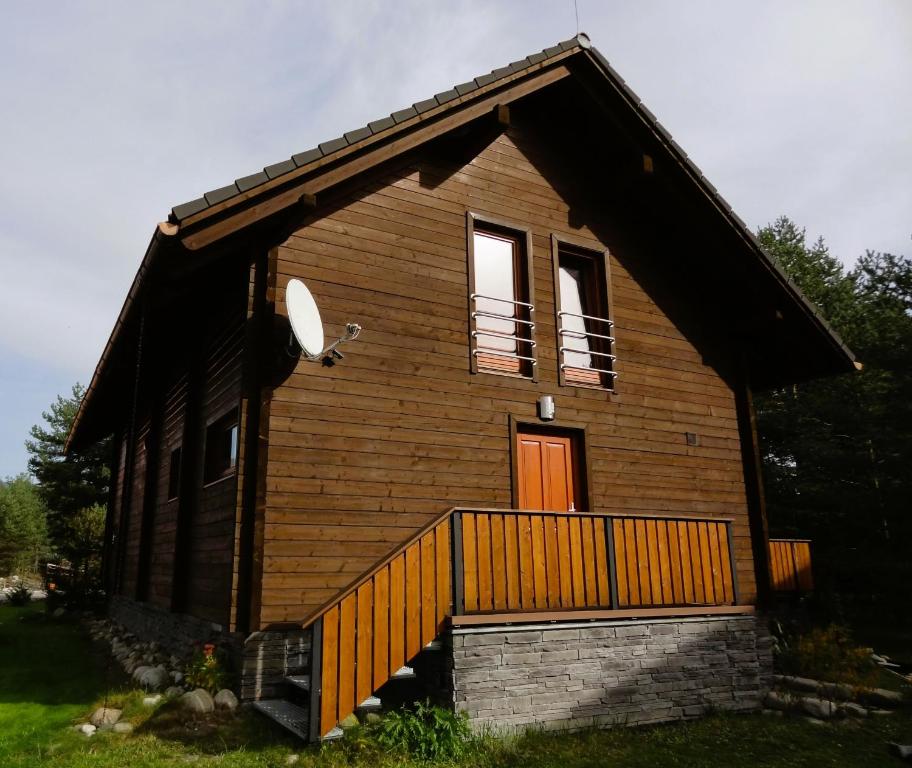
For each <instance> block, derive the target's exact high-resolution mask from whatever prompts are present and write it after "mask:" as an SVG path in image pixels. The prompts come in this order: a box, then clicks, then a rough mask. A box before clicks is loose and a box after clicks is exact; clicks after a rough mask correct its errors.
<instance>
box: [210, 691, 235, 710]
mask: <svg viewBox="0 0 912 768" xmlns="http://www.w3.org/2000/svg"><path fill="white" fill-rule="evenodd" d="M213 702H214V703H215V707H216V709H227V710H228V711H229V712H234V710H236V709H237V708H238V700H237V696H235V695H234V692H233V691H230V690H228V689H227V688H222V690H220V691H219V692H218V693H217V694H215V699H213Z"/></svg>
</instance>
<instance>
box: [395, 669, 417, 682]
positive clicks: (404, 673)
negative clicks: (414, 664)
mask: <svg viewBox="0 0 912 768" xmlns="http://www.w3.org/2000/svg"><path fill="white" fill-rule="evenodd" d="M415 677H417V675H416V674H415V670H414V669H412V668H411V667H400V668H399V669H397V670H396V671H395V672H393V674H392V675H390V680H413V679H414V678H415Z"/></svg>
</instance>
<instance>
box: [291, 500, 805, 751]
mask: <svg viewBox="0 0 912 768" xmlns="http://www.w3.org/2000/svg"><path fill="white" fill-rule="evenodd" d="M808 562H809V561H808ZM737 602H738V584H737V578H736V572H735V569H734V560H733V547H732V539H731V523H730V521H726V520H718V519H708V518H706V519H703V518H700V519H698V518H694V517H688V518H673V517H667V516H666V517H642V516H636V517H634V516H618V515H594V514H589V513H581V512H566V513H564V512H544V511H534V512H532V511H518V510H501V509H490V510H480V509H457V510H450V511H448V512H447V513H445V514H444V515H442V516H440V517H439V518H437V519H436V520H434V521H433V522H432V523H431V524H430V525H428V526H427V527H426V528H425V529H423V530H422V531H421V532H420V533H419V534H417V535H416V536H415V537H414V538H412V539H410V540H409V541H408V542H406V543H405V544H404V545H402V546H401V547H399V548H398V549H397V550H396V551H395V552H394V553H392V554H391V555H390V556H388V557H387V558H386V559H384V560H383V561H382V562H381V563H379V564H378V565H377V566H375V567H374V568H373V569H371V570H370V571H369V572H368V573H366V574H365V575H364V576H362V577H361V578H360V579H358V581H357V582H355V583H354V584H352V585H351V586H349V587H348V588H347V589H346V590H343V592H342V593H340V595H339V596H338V597H337V598H335V599H334V600H333V602H331V603H329V604H327V605H325V606H324V607H323V608H321V609H320V610H319V611H317V612H316V613H315V614H314V615H313V616H312V617H311V618H310V619H309V620H308V621H307V622H306V623H305V624H304V626H305V627H306V626H313V631H314V635H313V644H314V655H313V662H312V670H311V671H312V679H311V690H312V698H311V735H312V737H313V738H315V739H316V738H320V737H322V736H325V735H326V734H327V733H328V732H329V731H330V730H332V729H333V728H334V727H335V725H336V724H337V723H339V722H340V721H342V720H344V719H345V718H346V717H347V716H348V715H350V714H351V713H352V712H354V711H355V709H356V708H357V707H358V706H359V705H360V704H361V703H362V702H363V701H365V700H366V699H367V698H369V697H370V696H371V695H372V694H373V693H374V692H375V691H376V690H377V689H379V688H380V687H381V686H382V685H383V684H384V683H386V682H387V681H388V680H389V679H390V677H391V676H392V675H393V674H395V672H396V671H397V670H399V669H400V668H401V667H403V666H405V665H406V664H409V663H410V662H411V660H412V659H414V657H415V656H416V655H417V654H418V653H420V651H421V650H422V649H423V648H424V647H425V646H427V645H428V643H430V642H431V641H432V640H434V639H435V638H436V637H437V635H439V634H440V632H441V631H442V629H443V628H444V623H445V621H446V620H447V618H448V617H449V616H453V615H466V614H483V613H490V614H497V613H528V612H555V611H567V610H586V609H603V610H604V609H612V608H631V607H649V608H657V607H677V606H710V605H713V606H718V605H734V604H737Z"/></svg>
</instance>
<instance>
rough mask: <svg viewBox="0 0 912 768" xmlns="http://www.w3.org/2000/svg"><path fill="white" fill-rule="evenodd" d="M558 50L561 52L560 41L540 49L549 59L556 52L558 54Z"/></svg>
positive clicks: (555, 54)
mask: <svg viewBox="0 0 912 768" xmlns="http://www.w3.org/2000/svg"><path fill="white" fill-rule="evenodd" d="M560 52H561V47H560V43H558V44H557V45H552V46H551V47H550V48H545V50H543V51H542V53H543V54H545V56H547V57H548V58H549V59H550V58H551V57H552V56H557V54H559V53H560Z"/></svg>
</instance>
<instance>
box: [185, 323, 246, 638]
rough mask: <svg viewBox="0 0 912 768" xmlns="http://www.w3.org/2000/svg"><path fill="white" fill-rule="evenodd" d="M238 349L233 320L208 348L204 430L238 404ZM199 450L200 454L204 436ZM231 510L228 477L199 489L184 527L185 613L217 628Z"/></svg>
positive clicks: (225, 594) (233, 488) (221, 618)
mask: <svg viewBox="0 0 912 768" xmlns="http://www.w3.org/2000/svg"><path fill="white" fill-rule="evenodd" d="M239 310H240V311H244V310H245V308H244V307H239ZM242 344H243V323H242V322H241V321H240V320H236V321H234V322H231V323H228V324H226V328H225V330H224V332H223V334H222V335H221V337H220V338H217V339H216V340H215V341H214V342H213V344H212V345H211V347H210V353H209V356H208V362H207V367H206V385H205V395H204V397H203V421H204V423H205V424H209V423H211V422H213V421H215V420H216V419H218V418H220V417H221V416H222V415H224V414H225V413H227V412H228V411H230V410H231V409H232V408H235V409H236V408H238V406H239V404H240V397H241V349H242ZM200 445H201V447H202V450H204V451H205V435H203V436H202V439H201V440H200ZM236 506H237V474H236V472H234V473H232V474H230V475H228V476H227V477H225V478H223V479H222V480H217V481H215V482H213V483H210V484H208V485H205V486H203V489H202V492H201V494H200V504H199V510H198V514H197V516H196V517H195V519H194V520H192V521H191V523H190V553H191V554H190V569H189V580H188V602H187V612H188V613H190V614H192V615H193V616H197V617H199V618H201V619H208V620H209V621H212V622H215V623H217V624H222V625H227V624H228V621H229V618H230V617H229V612H230V603H231V586H232V572H233V564H234V544H235V538H234V536H235V513H236Z"/></svg>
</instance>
